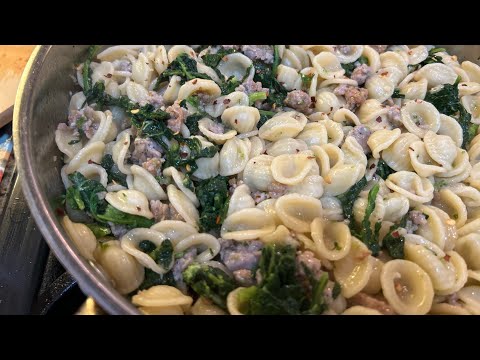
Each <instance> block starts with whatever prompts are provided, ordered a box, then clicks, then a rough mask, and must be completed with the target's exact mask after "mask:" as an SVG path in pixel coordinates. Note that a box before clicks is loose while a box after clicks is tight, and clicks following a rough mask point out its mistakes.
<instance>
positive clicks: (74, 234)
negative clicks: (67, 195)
mask: <svg viewBox="0 0 480 360" xmlns="http://www.w3.org/2000/svg"><path fill="white" fill-rule="evenodd" d="M62 226H63V228H64V229H65V231H66V232H67V234H68V236H69V237H70V239H71V240H72V241H73V243H74V244H75V246H76V247H77V250H78V252H79V253H80V255H82V256H83V257H84V258H85V259H87V260H94V256H93V254H94V252H95V249H96V248H97V238H96V237H95V235H94V234H93V232H92V230H90V228H89V227H88V226H87V225H85V224H81V223H74V222H72V221H71V220H70V218H69V217H68V216H64V217H63V218H62Z"/></svg>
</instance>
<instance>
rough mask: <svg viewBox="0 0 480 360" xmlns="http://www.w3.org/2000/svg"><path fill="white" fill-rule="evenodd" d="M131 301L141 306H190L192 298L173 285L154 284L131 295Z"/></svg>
mask: <svg viewBox="0 0 480 360" xmlns="http://www.w3.org/2000/svg"><path fill="white" fill-rule="evenodd" d="M132 303H133V304H134V305H136V306H143V307H167V306H190V305H191V304H192V303H193V299H192V298H191V297H190V296H186V295H184V294H182V292H181V291H180V290H178V289H177V288H175V287H173V286H168V285H156V286H152V287H151V288H149V289H148V290H140V291H139V292H138V293H137V294H136V295H133V296H132Z"/></svg>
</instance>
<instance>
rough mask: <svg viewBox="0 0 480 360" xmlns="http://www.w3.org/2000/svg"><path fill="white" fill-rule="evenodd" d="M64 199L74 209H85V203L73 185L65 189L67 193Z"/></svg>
mask: <svg viewBox="0 0 480 360" xmlns="http://www.w3.org/2000/svg"><path fill="white" fill-rule="evenodd" d="M65 201H66V203H67V204H68V206H70V207H71V208H72V209H74V210H84V209H85V203H84V201H83V200H82V196H81V194H80V191H78V189H77V188H76V187H74V186H70V187H69V188H68V189H67V193H66V196H65Z"/></svg>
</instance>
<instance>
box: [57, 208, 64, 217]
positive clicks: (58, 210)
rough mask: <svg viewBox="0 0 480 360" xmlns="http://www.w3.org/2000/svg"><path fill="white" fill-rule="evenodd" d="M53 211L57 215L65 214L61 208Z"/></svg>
mask: <svg viewBox="0 0 480 360" xmlns="http://www.w3.org/2000/svg"><path fill="white" fill-rule="evenodd" d="M55 212H56V214H57V216H65V211H64V210H63V209H62V208H56V209H55Z"/></svg>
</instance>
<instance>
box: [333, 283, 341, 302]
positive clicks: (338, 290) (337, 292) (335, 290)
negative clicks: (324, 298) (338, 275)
mask: <svg viewBox="0 0 480 360" xmlns="http://www.w3.org/2000/svg"><path fill="white" fill-rule="evenodd" d="M341 293H342V287H341V286H340V284H339V283H338V282H335V285H333V289H332V298H333V299H336V298H337V297H338V295H340V294H341Z"/></svg>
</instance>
